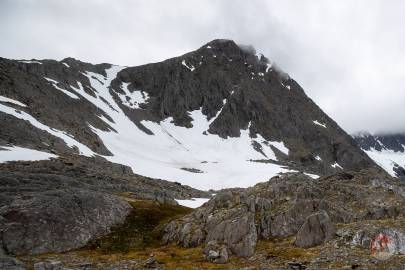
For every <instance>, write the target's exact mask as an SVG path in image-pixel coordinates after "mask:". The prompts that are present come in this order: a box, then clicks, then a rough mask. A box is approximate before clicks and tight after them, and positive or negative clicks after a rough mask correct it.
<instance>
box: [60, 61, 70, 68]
mask: <svg viewBox="0 0 405 270" xmlns="http://www.w3.org/2000/svg"><path fill="white" fill-rule="evenodd" d="M62 64H63V65H65V66H66V67H67V68H70V66H69V65H68V64H66V63H63V62H62Z"/></svg>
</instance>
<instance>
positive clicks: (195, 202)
mask: <svg viewBox="0 0 405 270" xmlns="http://www.w3.org/2000/svg"><path fill="white" fill-rule="evenodd" d="M209 200H210V199H207V198H191V199H190V200H177V199H176V202H177V203H178V204H180V205H182V206H185V207H189V208H198V207H200V206H201V205H203V204H204V203H206V202H208V201H209Z"/></svg>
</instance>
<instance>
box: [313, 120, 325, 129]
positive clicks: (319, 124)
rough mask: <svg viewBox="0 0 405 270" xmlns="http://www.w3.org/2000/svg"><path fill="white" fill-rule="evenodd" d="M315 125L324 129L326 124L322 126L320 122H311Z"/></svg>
mask: <svg viewBox="0 0 405 270" xmlns="http://www.w3.org/2000/svg"><path fill="white" fill-rule="evenodd" d="M312 122H313V123H314V124H315V125H318V126H320V127H323V128H326V124H322V123H321V122H318V120H314V121H312Z"/></svg>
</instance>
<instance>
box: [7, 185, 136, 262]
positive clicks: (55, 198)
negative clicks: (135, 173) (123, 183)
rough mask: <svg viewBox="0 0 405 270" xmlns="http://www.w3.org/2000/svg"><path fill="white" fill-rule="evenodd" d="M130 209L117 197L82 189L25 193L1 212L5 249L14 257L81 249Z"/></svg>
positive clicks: (119, 220) (120, 221)
mask: <svg viewBox="0 0 405 270" xmlns="http://www.w3.org/2000/svg"><path fill="white" fill-rule="evenodd" d="M130 209H131V206H130V205H129V204H128V203H127V202H126V201H124V200H122V199H120V198H118V197H116V196H113V195H109V194H105V193H98V192H94V191H89V190H83V189H65V190H50V191H44V192H35V193H33V194H27V193H26V194H24V196H20V197H14V198H13V201H12V202H11V203H10V204H8V205H5V206H3V207H2V208H1V209H0V217H1V218H0V231H2V237H3V239H2V240H3V247H4V249H5V250H6V251H7V252H8V253H10V254H13V255H24V254H39V253H46V252H64V251H68V250H71V249H75V248H79V247H82V246H83V245H85V244H86V243H87V242H88V241H89V240H90V239H92V238H94V237H97V236H100V235H103V234H106V233H108V232H109V229H110V227H111V226H114V225H116V224H119V223H122V222H123V221H124V220H125V217H126V216H127V214H128V213H129V211H130Z"/></svg>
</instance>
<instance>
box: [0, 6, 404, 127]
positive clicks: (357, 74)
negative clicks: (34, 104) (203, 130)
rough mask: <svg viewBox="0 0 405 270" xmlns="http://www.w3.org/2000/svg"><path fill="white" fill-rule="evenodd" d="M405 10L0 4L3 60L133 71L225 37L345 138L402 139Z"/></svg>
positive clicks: (381, 8)
mask: <svg viewBox="0 0 405 270" xmlns="http://www.w3.org/2000/svg"><path fill="white" fill-rule="evenodd" d="M404 12H405V1H401V0H398V1H395V0H390V1H384V0H381V1H377V0H364V1H361V0H356V1H353V0H347V1H343V0H339V1H336V0H333V1H328V0H316V1H315V0H314V1H310V0H306V1H302V0H294V1H293V0H291V1H287V0H278V1H270V0H264V1H252V0H250V1H246V0H244V1H242V0H229V1H225V0H223V1H221V0H203V1H202V0H200V1H193V0H173V1H170V0H160V1H158V0H143V1H140V0H127V1H126V0H122V1H121V0H108V1H104V0H98V1H96V0H86V1H84V0H0V56H1V57H6V58H13V59H22V58H25V59H31V58H36V59H44V58H53V59H58V60H60V59H63V58H65V57H68V56H71V57H75V58H78V59H80V60H84V61H88V62H92V63H100V62H109V63H114V64H120V65H127V66H133V65H140V64H145V63H149V62H157V61H161V60H164V59H166V58H170V57H173V56H177V55H180V54H183V53H186V52H188V51H190V50H195V49H197V48H198V47H200V46H202V45H203V44H205V43H207V42H208V41H210V40H212V39H215V38H228V39H233V40H235V41H236V42H237V43H241V44H252V45H253V46H254V47H255V48H256V49H257V51H258V52H261V53H263V54H265V55H266V56H268V57H269V58H270V59H272V60H273V61H275V62H277V63H278V65H279V66H281V67H282V68H283V69H284V70H285V71H286V72H288V73H289V74H290V76H292V77H293V78H294V79H295V80H296V81H298V83H300V84H301V86H302V87H303V88H304V89H305V91H306V93H307V94H308V95H309V96H310V97H311V98H312V99H314V100H315V102H316V103H317V104H318V105H319V106H320V107H321V108H322V109H323V110H324V111H325V112H326V113H328V114H329V115H330V116H331V117H332V118H334V119H335V120H336V121H337V122H338V123H339V124H340V125H341V126H342V127H343V128H344V129H345V130H346V131H348V132H350V133H352V132H356V131H359V130H368V131H371V132H378V131H386V132H392V131H404V130H405V120H404V118H405V89H404V81H405V54H404V49H405V27H404V25H405V16H404Z"/></svg>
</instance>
